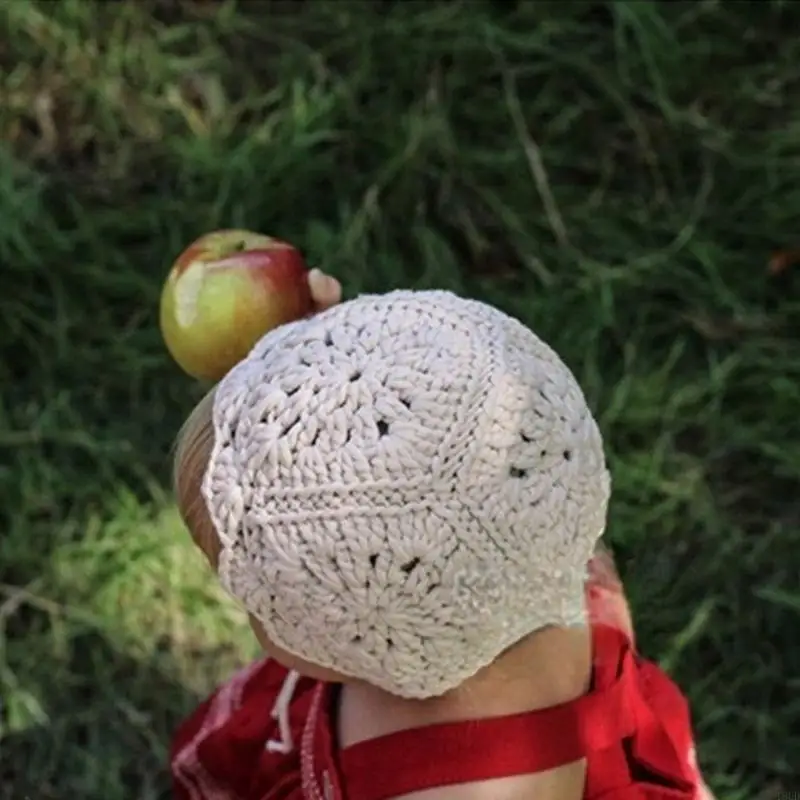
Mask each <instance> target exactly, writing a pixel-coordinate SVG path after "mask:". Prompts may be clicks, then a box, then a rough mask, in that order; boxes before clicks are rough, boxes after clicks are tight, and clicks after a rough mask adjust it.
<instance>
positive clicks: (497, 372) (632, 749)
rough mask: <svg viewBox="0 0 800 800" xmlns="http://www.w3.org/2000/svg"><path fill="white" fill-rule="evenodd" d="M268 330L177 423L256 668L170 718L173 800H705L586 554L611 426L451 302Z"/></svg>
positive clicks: (563, 380) (319, 288)
mask: <svg viewBox="0 0 800 800" xmlns="http://www.w3.org/2000/svg"><path fill="white" fill-rule="evenodd" d="M310 282H311V288H312V293H313V294H314V296H315V298H316V299H317V301H318V306H319V309H320V313H318V314H316V315H315V316H313V317H311V318H309V319H306V320H303V321H300V322H297V323H293V324H291V325H286V326H284V327H283V328H281V329H279V330H277V331H273V332H272V333H270V334H268V335H267V336H265V337H264V338H263V339H262V340H261V342H260V343H259V344H258V345H257V346H256V347H255V349H254V350H253V351H252V352H251V353H250V355H249V356H248V357H247V358H246V359H245V360H244V361H243V362H242V363H240V364H239V365H238V366H236V367H235V368H234V369H233V370H232V371H231V372H230V373H229V374H228V375H227V376H226V377H225V378H224V379H223V380H222V381H221V382H220V384H219V385H218V386H217V387H216V388H215V389H214V390H213V391H212V392H211V394H209V396H208V397H206V398H205V399H204V400H203V401H201V403H200V404H199V405H198V407H197V408H196V409H195V411H194V412H193V413H192V415H191V417H190V418H189V420H188V421H187V423H186V425H185V428H184V430H183V431H182V433H181V436H180V440H179V446H178V452H177V456H176V465H175V484H176V491H177V497H178V503H179V506H180V509H181V512H182V515H183V518H184V520H185V522H186V524H187V526H188V528H189V530H190V531H191V534H192V536H193V538H194V541H195V542H196V543H197V545H198V547H199V548H200V549H201V550H202V551H203V553H204V554H205V555H206V557H207V558H208V560H209V562H210V564H211V566H212V567H213V569H214V570H215V572H216V573H217V574H218V575H219V578H220V580H221V581H222V584H223V585H224V586H225V588H226V589H227V590H228V591H229V592H230V593H231V594H232V595H233V597H235V598H236V599H237V600H238V601H240V602H241V604H242V605H243V606H244V608H245V609H246V610H247V612H248V613H249V616H250V621H251V624H252V627H253V631H254V632H255V635H256V637H257V638H258V640H259V642H260V643H261V644H262V645H263V647H264V650H265V652H266V653H267V654H268V655H267V657H266V658H264V659H262V660H260V661H258V662H256V663H255V664H252V665H251V666H249V667H247V668H246V669H244V670H243V671H241V672H240V673H239V674H237V675H235V676H234V677H233V678H232V679H231V680H230V681H229V682H228V683H227V684H225V685H224V686H223V687H222V688H220V689H219V690H218V691H217V692H216V693H215V694H214V695H213V696H212V697H211V698H210V699H209V700H207V701H206V702H205V703H204V704H203V705H202V706H201V707H200V708H199V709H198V710H197V711H196V712H195V713H194V714H193V715H192V716H191V717H190V718H189V719H188V720H187V721H186V722H185V723H184V724H183V726H182V727H181V728H180V730H179V731H178V733H177V736H176V739H175V742H174V746H173V754H172V772H173V782H174V793H175V797H176V798H179V799H180V800H301V799H303V800H399V798H404V800H523V799H524V800H580V798H597V800H600V798H603V800H668V799H669V800H680V799H682V798H686V800H690V799H691V800H701V799H702V798H706V799H707V798H710V797H711V795H710V794H709V793H708V790H707V789H706V788H705V786H704V784H703V781H702V778H701V777H700V774H699V771H698V768H697V764H696V761H695V755H694V745H693V740H692V733H691V725H690V720H689V711H688V707H687V703H686V700H685V699H684V697H683V696H682V695H681V693H680V691H679V690H678V689H677V688H676V686H675V685H674V684H673V683H672V681H671V680H670V679H669V678H668V677H667V676H666V675H665V674H664V673H663V672H662V671H660V670H659V668H658V667H657V666H655V665H654V664H652V663H650V662H648V661H646V660H644V659H643V658H642V657H641V656H640V655H639V654H638V653H637V652H636V649H635V644H634V637H633V631H632V626H631V621H630V617H629V615H628V608H627V604H626V602H625V597H624V594H623V592H622V588H621V586H620V584H619V582H618V580H617V578H616V573H615V571H614V568H613V564H612V562H611V559H610V556H609V555H608V554H607V553H605V552H604V551H602V550H600V549H599V547H598V540H599V538H600V536H601V534H602V533H603V530H604V527H605V520H606V507H607V503H608V499H609V492H610V481H609V475H608V471H607V469H606V464H605V459H604V455H603V445H602V439H601V436H600V432H599V430H598V428H597V425H596V424H595V421H594V420H593V418H592V415H591V413H590V412H589V409H588V408H587V405H586V402H585V400H584V397H583V394H582V393H581V390H580V388H579V387H578V385H577V383H576V381H575V379H574V377H573V376H572V374H571V373H570V372H569V370H568V369H567V368H566V366H565V365H564V364H563V363H562V361H561V360H560V359H559V358H558V356H557V355H556V354H555V353H554V352H553V350H551V349H550V348H549V347H548V346H547V345H546V344H544V343H543V342H542V341H540V340H539V339H538V338H537V337H536V336H535V335H534V334H533V333H532V332H531V331H530V330H528V329H527V328H525V327H524V326H523V325H522V324H520V323H519V322H517V321H516V320H514V319H511V318H510V317H508V316H506V315H505V314H503V313H501V312H500V311H498V310H496V309H494V308H491V307H490V306H487V305H484V304H482V303H479V302H476V301H473V300H464V299H460V298H458V297H456V296H454V295H452V294H450V293H447V292H439V291H431V292H410V291H401V292H393V293H390V294H387V295H383V296H364V297H360V298H358V299H356V300H353V301H350V302H346V303H342V304H339V303H338V300H339V299H340V288H339V284H338V283H337V282H336V281H335V280H333V279H332V278H330V277H328V276H325V275H322V274H321V273H319V272H314V273H312V275H311V277H310Z"/></svg>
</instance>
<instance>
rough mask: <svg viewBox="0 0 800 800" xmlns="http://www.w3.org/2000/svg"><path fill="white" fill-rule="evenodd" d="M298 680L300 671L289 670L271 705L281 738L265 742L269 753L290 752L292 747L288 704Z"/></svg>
mask: <svg viewBox="0 0 800 800" xmlns="http://www.w3.org/2000/svg"><path fill="white" fill-rule="evenodd" d="M299 680H300V673H298V672H295V670H292V671H291V672H289V674H288V675H287V676H286V678H285V679H284V681H283V686H282V687H281V690H280V692H279V694H278V697H277V699H276V700H275V705H274V706H273V707H272V719H274V720H275V721H276V722H277V723H278V733H279V734H280V737H281V738H280V739H270V740H269V741H268V742H267V751H268V752H270V753H291V752H292V748H293V747H294V742H293V741H292V729H291V728H290V727H289V706H290V705H291V703H292V698H293V697H294V691H295V689H296V688H297V683H298V681H299Z"/></svg>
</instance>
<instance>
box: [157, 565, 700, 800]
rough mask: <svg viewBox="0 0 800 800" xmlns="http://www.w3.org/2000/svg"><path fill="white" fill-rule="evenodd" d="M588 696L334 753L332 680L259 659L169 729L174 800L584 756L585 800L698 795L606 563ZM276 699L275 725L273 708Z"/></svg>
mask: <svg viewBox="0 0 800 800" xmlns="http://www.w3.org/2000/svg"><path fill="white" fill-rule="evenodd" d="M587 599H588V607H589V616H590V622H591V626H592V632H593V647H594V653H593V677H592V686H591V689H590V691H589V692H588V693H587V694H586V695H584V696H583V697H581V698H578V699H577V700H575V701H573V702H570V703H566V704H564V705H561V706H556V707H554V708H549V709H544V710H540V711H534V712H528V713H523V714H516V715H513V716H508V717H502V718H498V719H487V720H477V721H470V722H466V723H464V722H462V723H448V724H442V725H434V726H429V727H426V728H418V729H415V730H410V731H402V732H399V733H394V734H390V735H388V736H383V737H380V738H378V739H373V740H371V741H367V742H361V743H359V744H356V745H353V746H351V747H347V748H344V749H338V748H337V747H336V743H335V727H334V710H335V709H334V704H335V700H336V687H335V686H333V685H330V684H325V683H320V682H317V681H313V680H310V679H306V678H298V677H297V676H296V675H295V674H294V673H289V672H288V671H287V670H286V669H285V668H283V667H281V666H280V665H279V664H277V663H276V662H274V661H271V660H270V659H264V660H261V661H258V662H256V663H255V664H253V665H251V666H250V667H247V668H246V669H244V670H242V671H241V672H239V673H238V674H236V675H235V676H234V677H233V678H232V679H231V680H230V681H229V682H228V683H226V684H225V685H224V686H222V687H221V688H220V689H219V690H217V692H215V693H214V695H212V697H210V698H209V699H208V700H207V701H206V702H205V703H203V705H201V706H200V707H199V708H198V709H197V710H196V711H195V713H194V714H193V715H192V716H191V717H190V718H189V719H188V720H186V722H184V724H183V725H182V726H181V728H180V729H179V731H178V733H177V735H176V738H175V741H174V743H173V749H172V774H173V787H174V796H175V798H176V799H177V800H387V798H396V797H401V796H402V795H404V794H407V793H409V792H412V791H421V790H423V789H430V788H433V787H436V786H445V785H450V784H457V783H467V782H471V781H479V780H487V779H491V778H500V777H505V776H511V775H521V774H530V773H534V772H541V771H544V770H547V769H551V768H553V767H556V766H559V765H561V764H566V763H569V762H572V761H577V760H579V759H582V758H585V759H586V764H587V767H586V788H585V791H584V798H586V800H712V798H711V794H710V793H709V792H708V790H707V789H706V787H705V785H704V784H703V781H702V778H701V776H700V773H699V771H698V769H697V765H696V762H695V756H694V742H693V738H692V731H691V723H690V717H689V708H688V704H687V702H686V699H685V698H684V697H683V695H682V694H681V692H680V691H679V689H678V688H677V687H676V686H675V684H674V683H673V682H672V681H671V680H670V678H669V677H668V676H667V675H666V674H665V673H664V672H662V671H661V670H660V669H659V668H658V667H657V666H656V665H655V664H653V663H651V662H649V661H646V660H645V659H643V658H641V656H639V654H638V653H637V652H636V650H635V646H634V642H633V632H632V629H631V626H630V617H629V615H628V608H627V603H626V602H625V599H624V595H623V593H622V590H621V586H620V585H619V582H618V581H617V579H616V576H615V574H614V572H613V566H612V564H611V562H610V559H609V558H608V557H607V556H605V555H599V556H598V557H596V558H595V559H594V560H593V562H592V565H591V569H590V579H589V582H588V584H587ZM282 692H283V693H284V694H285V695H287V699H288V700H289V702H288V730H283V731H282V730H281V725H280V724H279V723H280V719H279V716H280V715H279V714H277V713H276V710H277V709H276V705H277V706H280V705H281V704H280V703H277V701H278V698H279V695H280V694H281V693H282Z"/></svg>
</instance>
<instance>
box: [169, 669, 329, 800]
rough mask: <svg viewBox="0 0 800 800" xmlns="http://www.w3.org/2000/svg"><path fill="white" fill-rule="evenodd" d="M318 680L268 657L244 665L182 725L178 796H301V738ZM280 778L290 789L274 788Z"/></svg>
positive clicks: (174, 756) (174, 760)
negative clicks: (298, 673)
mask: <svg viewBox="0 0 800 800" xmlns="http://www.w3.org/2000/svg"><path fill="white" fill-rule="evenodd" d="M317 686H318V683H317V682H316V681H313V680H310V679H307V678H302V677H300V676H298V675H297V674H296V673H294V672H290V671H289V670H287V669H286V668H285V667H282V666H281V665H280V664H278V663H277V662H275V661H273V660H272V659H269V658H264V659H261V660H259V661H256V662H254V663H253V664H251V665H249V666H247V667H245V668H244V669H241V670H239V671H238V672H237V673H236V674H235V675H234V676H233V677H232V678H231V679H230V680H229V681H227V682H226V683H225V684H223V685H222V686H220V687H219V688H218V689H217V690H216V691H215V692H214V693H213V694H212V695H211V696H210V697H209V698H208V699H207V700H206V701H205V702H203V703H202V704H201V705H200V706H199V707H198V708H197V709H196V710H195V711H194V713H192V715H191V716H189V717H188V718H187V719H186V720H185V721H184V722H183V723H182V724H181V726H180V727H179V729H178V731H177V732H176V734H175V737H174V739H173V744H172V749H171V759H170V760H171V771H172V779H173V792H174V796H175V797H176V798H180V799H181V800H183V799H184V798H186V799H187V800H188V799H189V798H191V800H195V798H219V797H237V798H238V797H247V798H261V797H266V796H269V797H270V798H272V797H273V796H274V797H275V798H276V800H290V799H293V798H300V797H302V793H301V789H300V777H299V762H298V759H297V755H296V754H297V747H296V744H297V742H298V740H299V739H300V738H301V736H302V731H303V726H304V724H305V720H306V718H307V716H308V712H309V708H310V705H311V703H312V699H313V694H314V688H315V687H317ZM276 784H281V785H282V786H283V787H284V789H285V791H283V792H282V793H280V794H278V795H274V793H272V794H270V793H269V792H270V790H271V788H272V787H274V786H275V785H276Z"/></svg>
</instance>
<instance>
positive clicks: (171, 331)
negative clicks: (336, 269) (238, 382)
mask: <svg viewBox="0 0 800 800" xmlns="http://www.w3.org/2000/svg"><path fill="white" fill-rule="evenodd" d="M311 310H312V300H311V293H310V290H309V286H308V270H307V268H306V265H305V263H304V261H303V258H302V256H301V255H300V253H299V252H298V251H297V250H296V249H295V248H294V247H292V246H291V245H289V244H286V243H285V242H281V241H279V240H277V239H272V238H271V237H269V236H264V235H262V234H258V233H252V232H250V231H237V230H226V231H216V232H214V233H210V234H206V235H205V236H202V237H201V238H200V239H198V240H197V241H196V242H194V243H193V244H191V245H190V246H189V247H188V248H186V250H184V251H183V253H182V254H181V255H180V256H179V257H178V258H177V260H176V261H175V263H174V265H173V267H172V270H171V271H170V274H169V276H168V277H167V281H166V283H165V285H164V289H163V292H162V294H161V307H160V324H161V332H162V335H163V337H164V342H165V344H166V346H167V349H168V350H169V352H170V354H171V355H172V357H173V358H174V359H175V361H176V362H177V364H178V365H179V366H180V367H181V368H182V369H183V370H184V371H185V372H187V373H188V374H189V375H191V376H192V377H195V378H199V379H202V380H209V381H217V380H219V379H220V378H222V377H223V376H224V375H225V374H226V373H227V372H228V371H229V370H231V369H232V368H233V367H234V366H235V365H236V364H237V363H238V362H239V361H241V360H242V359H243V358H244V357H245V356H246V355H247V354H248V353H249V352H250V350H251V349H252V347H253V345H255V343H256V342H257V341H258V340H259V339H260V338H261V337H262V336H263V335H264V334H265V333H267V332H268V331H270V330H272V329H273V328H277V327H278V326H279V325H283V324H286V323H287V322H293V321H295V320H298V319H301V318H302V317H304V316H306V315H307V314H309V313H310V312H311Z"/></svg>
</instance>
